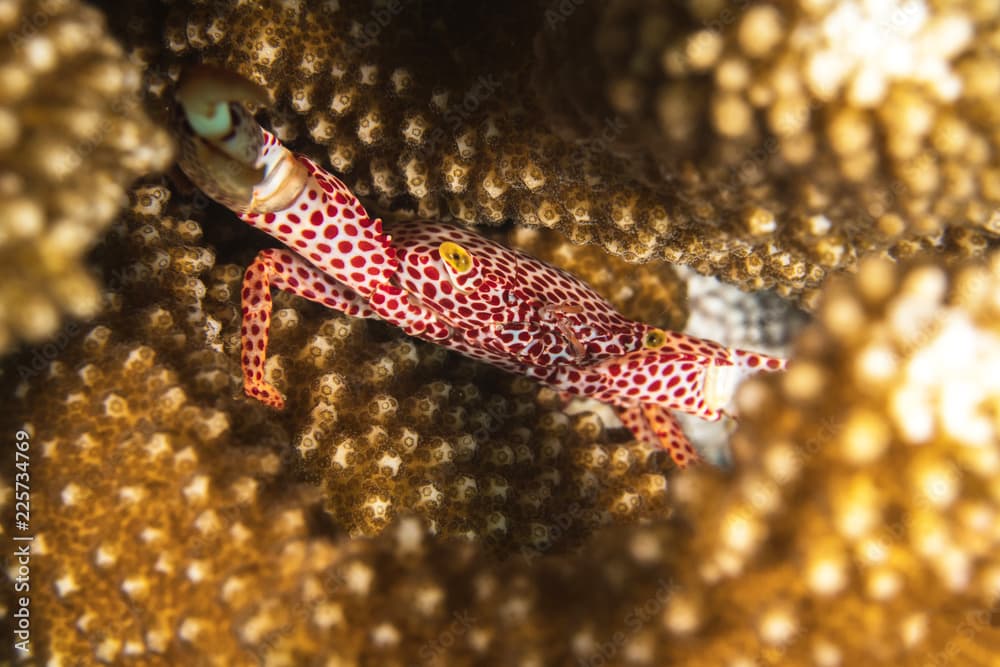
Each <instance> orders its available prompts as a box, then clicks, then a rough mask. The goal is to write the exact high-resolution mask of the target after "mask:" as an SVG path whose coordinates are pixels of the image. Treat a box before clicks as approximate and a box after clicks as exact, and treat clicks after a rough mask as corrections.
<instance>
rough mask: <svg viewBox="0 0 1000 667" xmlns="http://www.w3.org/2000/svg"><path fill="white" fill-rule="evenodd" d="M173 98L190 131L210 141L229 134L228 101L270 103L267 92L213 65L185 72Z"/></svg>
mask: <svg viewBox="0 0 1000 667" xmlns="http://www.w3.org/2000/svg"><path fill="white" fill-rule="evenodd" d="M176 95H177V101H178V102H179V103H180V105H181V108H182V109H183V110H184V115H185V116H186V117H187V120H188V122H189V123H190V124H191V129H193V130H194V131H195V133H196V134H198V135H199V136H200V137H202V138H204V139H208V140H212V141H217V140H219V139H222V138H223V137H225V136H226V135H227V134H229V133H230V132H231V131H232V118H231V116H230V113H229V103H230V102H251V103H253V104H258V105H260V106H267V105H268V104H270V102H271V99H270V96H269V95H268V92H267V89H265V88H263V87H262V86H259V85H257V84H256V83H254V82H253V81H250V80H249V79H246V78H244V77H242V76H240V75H239V74H236V73H234V72H230V71H229V70H226V69H222V68H221V67H215V66H213V65H196V66H194V67H190V68H188V69H186V70H184V72H183V74H181V78H180V81H179V82H178V84H177V94H176Z"/></svg>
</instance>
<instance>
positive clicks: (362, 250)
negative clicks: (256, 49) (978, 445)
mask: <svg viewBox="0 0 1000 667" xmlns="http://www.w3.org/2000/svg"><path fill="white" fill-rule="evenodd" d="M176 96H177V101H178V103H179V110H180V113H179V114H178V123H177V124H178V136H179V145H180V152H179V165H180V167H181V169H182V171H184V173H185V174H186V175H187V176H188V177H189V178H190V180H191V181H192V182H193V183H194V184H195V185H197V186H198V187H199V188H201V189H202V190H203V191H204V192H205V193H206V194H207V195H209V196H210V197H212V198H213V199H215V200H216V201H218V202H220V203H221V204H223V205H225V206H227V207H228V208H230V209H231V210H232V211H233V212H235V213H236V214H237V215H239V217H240V218H241V219H242V220H244V221H245V222H247V223H248V224H250V225H252V226H254V227H257V228H259V229H261V230H263V231H265V232H267V233H268V234H270V235H271V236H273V237H274V238H276V239H277V240H278V241H280V242H281V243H282V244H283V245H284V246H285V247H283V248H273V249H267V250H263V251H261V252H260V253H259V254H258V255H257V257H256V259H254V261H253V263H252V264H250V266H249V267H248V268H247V270H246V274H245V276H244V280H243V288H242V292H241V300H242V313H243V321H242V328H241V332H240V333H241V349H242V354H241V365H242V369H243V380H244V389H245V392H246V394H247V395H249V396H251V397H253V398H255V399H257V400H258V401H261V402H262V403H265V404H266V405H269V406H271V407H273V408H277V409H281V408H283V407H284V398H283V397H282V395H281V393H280V392H279V391H278V389H277V388H275V387H274V386H272V385H271V384H269V383H268V382H267V381H266V379H265V372H264V368H265V362H266V358H267V343H268V332H269V325H270V320H271V306H272V304H271V289H272V288H277V289H280V290H284V291H286V292H291V293H293V294H296V295H298V296H300V297H303V298H305V299H309V300H311V301H315V302H318V303H320V304H323V305H324V306H328V307H330V308H334V309H337V310H339V311H341V312H343V313H346V314H347V315H349V316H352V317H362V318H376V319H381V320H382V321H384V322H387V323H389V324H393V325H395V326H397V327H399V328H400V329H402V330H403V331H404V332H405V333H407V334H408V335H410V336H414V337H416V338H420V339H422V340H425V341H429V342H432V343H436V344H438V345H442V346H445V347H447V348H449V349H452V350H455V351H457V352H459V353H461V354H464V355H466V356H468V357H472V358H474V359H479V360H482V361H484V362H487V363H489V364H492V365H494V366H497V367H499V368H501V369H503V370H506V371H509V372H511V373H518V374H522V375H525V376H528V377H530V378H533V379H535V380H537V381H539V382H542V383H544V384H547V385H549V386H551V387H553V388H555V389H556V390H558V391H560V392H561V393H562V394H563V395H565V396H582V397H590V398H593V399H596V400H598V401H601V402H604V403H607V404H610V405H612V406H614V407H615V408H617V410H618V413H619V415H620V417H621V420H622V423H623V424H624V425H625V426H626V427H627V428H628V429H630V430H631V431H632V433H633V434H634V435H635V437H636V438H637V439H638V440H640V441H642V442H645V443H649V444H650V445H652V446H654V447H658V448H662V449H665V450H666V451H668V452H669V454H670V457H671V458H672V460H673V461H674V462H675V463H676V464H677V465H678V466H679V467H684V466H687V465H688V464H690V463H692V462H694V461H696V460H698V458H699V455H698V453H697V452H696V450H695V449H694V447H692V445H691V443H690V442H689V441H688V439H687V437H686V436H685V434H684V432H683V430H682V429H681V427H680V425H679V423H678V422H677V420H676V418H675V417H674V415H673V414H672V411H674V410H677V411H681V412H685V413H688V414H693V415H697V416H698V417H701V418H702V419H706V420H718V419H721V418H722V417H723V416H724V415H726V414H728V412H727V406H728V404H729V403H730V400H731V398H732V396H733V393H734V391H735V387H736V386H737V385H738V384H739V382H740V381H741V380H742V379H743V378H744V377H746V376H747V375H750V374H753V373H756V372H758V371H777V370H781V369H783V368H784V367H785V361H784V360H783V359H780V358H776V357H773V356H769V355H765V354H760V353H756V352H750V351H746V350H738V349H731V348H728V347H725V346H723V345H721V344H719V343H716V342H713V341H709V340H704V339H700V338H695V337H692V336H688V335H685V334H683V333H678V332H672V331H665V330H663V329H659V328H656V327H653V326H650V325H648V324H645V323H642V322H637V321H634V320H630V319H628V318H626V317H625V316H624V315H622V314H621V313H619V312H618V311H617V310H616V309H615V308H614V306H612V305H611V304H610V303H609V302H608V301H607V300H605V299H604V298H603V297H601V296H600V295H599V294H598V293H597V292H595V291H594V290H593V289H591V288H590V287H589V286H587V285H586V284H585V283H584V282H583V281H581V280H579V279H578V278H576V277H574V276H572V275H571V274H569V273H567V272H565V271H563V270H561V269H558V268H556V267H554V266H551V265H549V264H547V263H545V262H543V261H540V260H538V259H535V258H533V257H531V256H529V255H527V254H525V253H522V252H520V251H517V250H514V249H511V248H507V247H505V246H503V245H501V244H499V243H496V242H494V241H492V240H490V239H487V238H485V237H483V236H481V235H479V234H476V233H475V232H473V231H471V230H469V229H464V228H460V227H456V226H453V225H449V224H444V223H441V222H435V221H429V220H402V221H397V222H392V223H386V224H383V222H382V220H381V219H379V218H372V217H371V216H370V215H369V214H368V211H367V210H366V209H365V207H364V206H363V205H362V204H361V202H359V201H358V199H357V197H355V196H354V194H353V193H352V192H351V191H350V190H349V189H348V187H347V186H346V185H344V183H343V182H342V181H341V180H340V179H338V178H337V177H336V176H334V175H332V174H330V173H329V172H327V171H326V170H325V169H323V168H322V167H320V166H319V165H317V164H316V163H315V162H313V161H312V160H310V159H308V158H307V157H305V156H302V155H298V154H296V153H293V152H292V151H290V150H289V149H287V148H285V147H284V146H283V145H282V143H281V142H280V141H279V140H278V139H277V138H276V137H275V136H274V135H273V134H272V133H270V132H269V131H267V130H266V129H264V128H263V127H261V126H260V125H259V124H258V123H257V121H256V120H255V119H254V116H253V114H252V113H251V111H250V109H249V108H248V107H247V106H246V104H245V103H251V104H255V105H258V106H261V107H263V106H266V105H267V104H268V103H269V98H268V94H267V92H266V91H265V90H264V89H263V88H261V87H259V86H257V85H256V84H254V83H252V82H250V81H249V80H247V79H244V78H242V77H240V76H238V75H236V74H234V73H231V72H229V71H226V70H222V69H219V68H215V67H211V66H207V65H201V66H197V67H195V68H192V69H189V70H186V71H185V73H184V75H183V76H182V78H181V81H180V82H179V84H178V88H177V95H176Z"/></svg>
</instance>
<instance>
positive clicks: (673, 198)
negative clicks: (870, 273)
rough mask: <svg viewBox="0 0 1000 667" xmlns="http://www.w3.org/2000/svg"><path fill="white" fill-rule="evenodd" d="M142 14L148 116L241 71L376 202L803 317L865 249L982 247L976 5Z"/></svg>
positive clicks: (365, 7) (199, 8)
mask: <svg viewBox="0 0 1000 667" xmlns="http://www.w3.org/2000/svg"><path fill="white" fill-rule="evenodd" d="M152 7H154V8H157V9H151V10H149V11H145V10H143V11H142V14H143V16H144V17H145V19H144V20H145V23H144V20H143V18H140V19H139V20H137V21H133V22H132V23H131V24H130V26H131V31H132V32H131V33H130V34H131V37H130V38H129V39H130V40H131V42H132V43H133V44H135V45H136V48H137V52H138V53H139V54H140V57H141V58H142V59H144V60H145V61H146V62H148V63H150V64H151V65H152V66H153V69H154V72H155V73H154V74H153V75H152V77H151V79H152V84H153V85H152V91H153V93H154V96H160V95H164V94H167V93H169V91H170V85H169V82H168V79H169V78H171V76H173V73H174V71H175V69H176V66H177V65H178V64H179V63H180V62H185V61H210V62H216V63H219V64H223V65H225V66H227V67H230V68H233V69H236V70H239V71H240V72H242V73H244V74H246V75H248V76H250V77H252V78H254V79H255V80H257V81H258V82H260V83H262V84H264V85H265V86H266V87H268V88H269V89H270V90H271V91H272V93H273V94H274V97H275V100H276V103H277V110H276V111H275V113H274V114H273V116H272V118H271V123H272V125H274V126H275V127H276V128H277V130H278V132H279V135H280V136H281V137H282V138H283V139H289V140H293V142H294V145H295V146H296V148H299V149H303V150H306V151H309V152H312V153H313V154H314V155H315V156H316V157H317V158H319V159H321V160H322V161H323V162H325V163H328V164H330V165H332V166H333V168H334V169H336V170H338V171H339V172H342V173H344V175H345V178H346V179H347V181H348V184H349V185H350V186H351V187H352V189H353V190H354V191H356V192H358V193H360V194H362V195H365V196H367V197H368V198H369V199H370V200H371V201H373V202H375V201H377V202H378V203H379V206H382V207H388V206H390V205H394V206H405V207H409V208H412V209H414V210H416V211H418V212H420V213H421V214H423V215H426V216H428V217H433V218H436V217H441V216H451V217H454V218H456V219H458V220H462V221H465V222H468V223H475V224H487V223H500V222H503V221H505V220H514V221H515V222H518V223H524V224H530V225H541V226H546V227H553V228H555V229H557V230H558V231H560V232H561V233H562V234H563V235H564V236H566V237H568V238H570V239H572V240H573V241H574V242H577V243H595V244H598V245H600V246H602V247H603V248H604V249H605V250H606V251H607V252H609V253H611V254H614V255H620V256H623V257H625V258H626V259H628V260H630V261H645V260H650V259H655V258H665V259H668V260H670V261H676V262H680V263H684V264H689V265H691V266H693V267H695V268H696V269H697V270H698V271H699V272H701V273H703V274H708V275H714V276H719V277H721V278H723V279H725V280H727V281H730V282H736V283H738V284H740V285H741V286H743V287H744V288H750V289H759V288H763V287H768V286H775V287H777V288H778V289H779V290H780V291H781V292H782V293H783V294H785V295H797V296H803V295H804V296H806V297H807V302H811V298H812V297H811V295H813V294H814V289H815V287H816V286H817V285H818V284H819V282H820V281H821V279H822V278H823V277H824V276H825V275H826V274H827V273H828V272H830V271H835V270H839V269H843V268H851V267H853V266H854V264H855V262H856V259H857V257H858V256H860V255H861V254H863V253H865V252H869V251H872V250H888V251H891V252H892V253H894V254H896V255H897V256H900V257H907V256H911V255H913V254H915V253H918V252H923V251H928V250H934V249H936V250H943V251H946V252H948V253H950V254H951V255H953V256H957V257H965V256H969V255H974V254H976V253H979V252H981V251H982V249H983V247H984V246H985V245H986V244H988V243H990V242H994V241H995V240H996V237H997V233H998V229H997V220H996V214H995V210H996V208H997V206H998V204H1000V195H998V190H997V184H996V182H995V181H996V169H997V167H996V165H997V163H998V161H997V154H998V146H997V144H996V136H995V134H996V133H995V132H994V131H993V128H995V126H996V124H997V118H996V113H995V105H994V104H992V101H993V100H994V99H995V97H996V95H997V91H998V90H1000V89H998V88H997V86H998V85H1000V84H998V83H997V81H998V76H997V72H998V71H1000V64H998V63H1000V58H998V47H997V46H996V40H997V38H996V25H997V23H996V22H997V20H998V17H997V15H996V14H995V13H994V12H995V8H994V7H992V5H989V4H986V5H984V4H982V3H974V2H969V3H958V4H953V3H951V4H947V6H941V7H938V6H937V5H936V4H931V5H926V4H924V3H923V2H909V3H898V6H897V4H896V3H888V5H886V8H884V9H871V8H869V7H868V5H867V4H866V3H860V2H849V3H842V6H841V5H831V4H828V3H820V4H816V3H808V2H795V1H793V0H787V1H785V2H776V3H769V4H764V3H748V4H746V5H745V6H744V7H743V8H742V9H735V8H726V7H725V6H724V3H713V2H695V3H686V4H685V3H682V4H677V3H663V2H656V1H652V0H651V1H649V2H631V1H629V2H625V1H623V2H612V3H603V4H595V3H576V2H560V3H548V2H541V3H539V2H535V1H529V0H524V1H521V2H516V3H508V4H507V5H504V6H503V7H502V8H501V7H499V6H494V5H490V4H482V3H477V4H475V5H471V4H469V3H460V2H447V3H425V2H401V3H393V2H360V1H358V2H342V3H338V4H337V5H336V6H335V7H330V6H325V7H324V9H323V10H322V11H321V10H319V9H318V8H314V7H311V6H309V5H308V3H307V4H281V5H279V4H273V5H271V4H265V5H263V6H261V5H253V6H250V5H246V4H242V3H231V2H207V1H206V2H192V3H188V2H177V3H170V4H169V6H168V7H167V8H165V9H162V10H161V9H159V8H158V7H159V6H158V5H155V4H154V5H152ZM837 7H840V8H839V9H837ZM894 9H898V11H896V12H895V13H893V11H894ZM159 11H162V12H163V13H164V14H165V15H166V21H167V25H168V28H167V34H166V38H165V42H166V48H163V46H162V45H161V43H160V41H159V40H161V39H162V38H161V37H160V36H159V35H158V33H157V32H156V31H155V29H154V25H159V23H158V22H156V23H154V21H153V17H157V16H158V14H157V12H159ZM143 26H145V28H144V27H143ZM851 26H858V31H859V34H858V35H856V36H852V37H854V38H853V39H846V38H845V37H844V35H845V34H846V32H847V31H849V30H850V29H851ZM882 46H885V47H886V48H885V49H884V50H883V51H880V50H879V48H880V47H882ZM869 52H871V53H869ZM883 53H884V57H883V56H882V55H880V54H883ZM872 54H874V55H872ZM869 56H871V57H869ZM875 56H879V57H880V58H881V59H877V58H875Z"/></svg>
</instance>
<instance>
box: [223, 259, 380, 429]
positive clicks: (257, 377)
mask: <svg viewBox="0 0 1000 667" xmlns="http://www.w3.org/2000/svg"><path fill="white" fill-rule="evenodd" d="M272 287H277V288H278V289H280V290H283V291H285V292H291V293H292V294H296V295H298V296H301V297H304V298H306V299H309V300H310V301H315V302H316V303H321V304H323V305H324V306H329V307H330V308H336V309H337V310H340V311H342V312H344V313H346V314H348V315H351V316H352V317H376V314H375V311H373V310H372V309H371V307H369V305H368V303H367V302H366V301H365V300H364V299H362V298H361V297H359V296H358V294H357V293H355V292H354V291H353V290H352V289H350V288H349V287H346V286H345V285H342V284H340V283H338V282H337V281H335V280H332V279H331V278H330V277H328V276H327V275H326V274H325V273H323V272H322V271H320V270H319V269H317V268H316V267H315V266H313V265H312V264H310V263H309V262H307V261H306V260H304V259H302V258H301V257H299V256H298V255H296V254H294V253H292V252H289V251H287V250H283V249H280V248H271V249H268V250H262V251H261V252H260V253H258V254H257V258H256V259H255V260H254V261H253V263H252V264H250V266H249V267H248V268H247V270H246V273H245V274H244V277H243V291H242V293H241V298H242V304H243V326H242V328H241V329H240V338H241V343H242V345H241V347H242V355H241V361H242V366H243V388H244V390H245V391H246V393H247V394H248V395H250V396H253V397H254V398H256V399H258V400H260V401H262V402H263V403H266V404H267V405H270V406H271V407H275V408H279V409H280V408H282V407H284V403H285V402H284V399H282V397H281V394H280V393H279V392H278V390H277V389H275V388H274V387H273V386H272V385H270V384H268V383H267V382H265V381H264V365H265V363H266V361H267V342H268V334H269V332H270V329H271V288H272Z"/></svg>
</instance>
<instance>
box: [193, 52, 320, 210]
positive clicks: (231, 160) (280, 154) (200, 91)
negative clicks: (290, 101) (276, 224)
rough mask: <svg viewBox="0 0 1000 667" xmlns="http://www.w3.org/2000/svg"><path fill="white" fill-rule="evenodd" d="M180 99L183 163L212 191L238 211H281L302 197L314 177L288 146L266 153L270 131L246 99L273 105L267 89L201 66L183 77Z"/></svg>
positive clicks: (204, 188)
mask: <svg viewBox="0 0 1000 667" xmlns="http://www.w3.org/2000/svg"><path fill="white" fill-rule="evenodd" d="M177 101H178V103H179V106H180V109H181V111H182V115H183V122H178V125H179V127H178V136H179V137H180V151H179V157H178V164H179V165H180V167H181V169H182V170H183V171H184V173H185V174H187V176H188V178H190V179H191V180H192V181H193V182H194V183H195V185H197V186H198V187H199V188H201V189H202V190H203V191H205V193H206V194H208V195H209V196H210V197H212V198H213V199H215V200H216V201H218V202H219V203H221V204H223V205H225V206H228V207H229V208H230V209H232V210H234V211H236V212H238V213H247V212H257V213H264V212H271V211H275V210H281V209H283V208H284V207H286V206H287V205H288V203H289V202H290V201H291V200H293V199H295V197H296V196H298V193H299V192H300V191H301V190H302V187H304V184H305V181H306V179H307V177H308V175H307V174H306V173H305V169H304V167H303V166H302V165H301V164H300V163H299V162H298V161H297V160H295V159H294V156H293V155H292V154H291V153H289V152H288V151H287V150H284V149H280V150H278V149H276V150H275V151H274V152H273V154H272V155H271V157H270V159H268V158H266V155H267V150H268V146H267V145H266V142H265V138H264V132H263V130H262V128H261V127H260V125H258V124H257V121H256V120H254V117H253V114H251V113H250V111H249V110H248V109H247V108H246V107H245V106H244V105H243V104H242V103H243V102H253V103H256V104H261V105H265V104H267V103H268V102H269V97H268V93H267V91H266V90H265V89H264V88H262V87H260V86H258V85H257V84H255V83H253V82H252V81H249V80H247V79H245V78H243V77H241V76H239V75H237V74H233V73H232V72H228V71H226V70H223V69H219V68H217V67H212V66H210V65H199V66H197V67H194V68H191V69H189V70H186V71H185V72H184V74H183V75H182V76H181V80H180V83H179V84H178V86H177ZM179 121H180V119H179Z"/></svg>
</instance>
